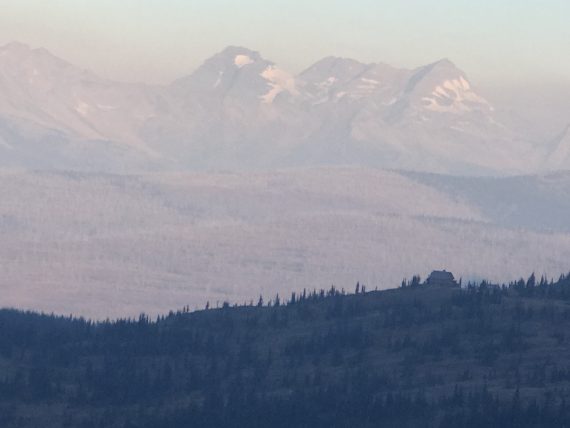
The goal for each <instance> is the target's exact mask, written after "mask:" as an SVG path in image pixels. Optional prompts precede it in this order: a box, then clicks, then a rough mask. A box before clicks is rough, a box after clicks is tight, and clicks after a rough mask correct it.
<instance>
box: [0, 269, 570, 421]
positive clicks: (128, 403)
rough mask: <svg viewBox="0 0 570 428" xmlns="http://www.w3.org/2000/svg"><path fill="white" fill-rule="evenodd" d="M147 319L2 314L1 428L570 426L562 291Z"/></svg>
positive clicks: (310, 297) (346, 297) (331, 301)
mask: <svg viewBox="0 0 570 428" xmlns="http://www.w3.org/2000/svg"><path fill="white" fill-rule="evenodd" d="M418 284H419V281H417V280H414V281H412V282H410V283H405V284H404V285H405V286H404V287H402V288H400V289H397V290H389V291H378V292H376V291H372V292H369V291H367V290H366V289H365V288H364V287H360V286H359V287H358V288H357V290H356V291H357V294H352V293H351V294H347V293H345V292H344V291H343V290H340V291H339V290H336V289H334V288H331V289H329V290H327V291H324V290H323V291H310V292H309V291H303V292H301V293H298V294H296V295H295V294H293V295H291V296H290V297H288V298H287V299H283V298H282V297H281V298H280V297H277V296H276V297H273V298H272V299H271V300H268V299H266V300H265V301H264V300H263V299H262V298H260V299H259V301H256V302H252V303H251V305H246V306H239V307H237V306H230V305H229V304H224V305H223V307H220V308H215V309H213V308H208V309H207V310H203V311H198V312H188V310H187V309H184V310H181V311H179V312H176V313H170V314H169V315H168V316H164V317H159V318H158V319H156V320H151V319H149V318H148V317H146V316H144V315H141V316H140V317H139V318H138V319H136V320H118V321H112V322H111V321H108V322H102V323H92V322H89V321H86V320H83V319H73V318H62V317H54V316H47V315H40V314H36V313H23V312H19V311H15V310H3V311H0V426H2V427H5V428H11V427H18V428H26V427H37V426H42V427H45V428H50V427H119V428H123V427H130V428H133V427H140V428H143V427H145V428H146V427H148V428H151V427H152V428H159V427H169V428H175V427H313V428H314V427H378V426H382V427H406V426H409V427H418V426H419V427H423V426H425V427H454V428H456V427H483V426H485V427H489V426H491V427H493V426H496V427H547V426H552V427H563V426H570V405H569V404H568V401H569V398H570V397H569V393H570V352H569V348H570V337H568V336H569V333H568V332H569V331H570V277H566V276H563V277H561V278H560V280H559V281H557V282H552V281H550V282H549V281H546V280H545V279H537V278H535V277H534V276H532V277H531V278H529V279H528V280H525V281H523V280H521V281H518V282H515V283H512V284H510V285H509V286H502V287H499V286H495V285H492V284H489V283H482V284H480V285H478V286H469V287H468V288H464V289H459V288H453V287H438V286H427V285H418Z"/></svg>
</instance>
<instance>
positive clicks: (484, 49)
mask: <svg viewBox="0 0 570 428" xmlns="http://www.w3.org/2000/svg"><path fill="white" fill-rule="evenodd" d="M569 23H570V1H569V0H540V1H539V0H495V1H492V0H479V1H476V0H399V1H398V0H352V1H348V0H344V1H338V0H312V1H311V0H305V1H301V0H272V1H269V0H266V1H262V0H239V1H227V0H208V1H206V0H0V44H4V43H7V42H9V41H12V40H18V41H21V42H24V43H28V44H31V45H32V46H34V47H38V46H44V47H46V48H48V49H49V50H51V51H52V52H54V53H55V54H57V55H59V56H62V57H64V58H66V59H68V60H70V61H72V62H74V63H76V64H78V65H82V66H84V67H86V68H89V69H92V70H93V71H95V72H97V73H99V74H101V75H104V76H106V77H111V78H117V79H121V80H138V81H148V82H168V81H170V80H172V79H174V78H177V77H180V76H182V75H185V74H187V73H188V72H190V71H191V70H193V69H194V68H195V67H197V66H198V65H199V64H200V63H201V62H202V61H203V60H204V59H206V58H207V57H209V56H211V55H212V54H214V53H215V52H217V51H219V50H221V49H223V48H224V47H225V46H227V45H230V44H234V45H242V46H246V47H249V48H251V49H254V50H258V51H260V52H261V53H262V55H263V56H264V57H266V58H268V59H271V60H273V61H275V62H277V63H278V64H279V65H281V66H282V67H283V68H286V69H288V70H291V71H293V72H297V71H300V70H302V69H303V68H304V67H306V66H308V65H310V64H311V63H313V62H315V61H316V60H318V59H320V58H322V57H324V56H327V55H337V56H347V57H352V58H355V59H358V60H361V61H365V62H379V61H383V62H387V63H390V64H393V65H396V66H404V67H415V66H418V65H423V64H426V63H429V62H432V61H435V60H437V59H440V58H443V57H447V58H450V59H451V60H452V61H454V62H455V63H456V64H457V65H458V66H459V67H461V68H462V69H464V70H465V71H466V72H467V73H468V74H469V75H470V76H471V77H472V78H473V79H475V80H478V81H480V82H482V83H487V84H488V83H506V84H519V83H525V82H533V83H539V82H548V83H555V84H557V83H560V82H565V83H568V82H570V24H569Z"/></svg>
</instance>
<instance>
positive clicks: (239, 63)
mask: <svg viewBox="0 0 570 428" xmlns="http://www.w3.org/2000/svg"><path fill="white" fill-rule="evenodd" d="M253 62H254V61H253V59H251V57H250V56H249V55H241V54H240V55H236V57H235V58H234V64H235V66H236V67H237V68H242V67H245V66H246V65H249V64H253Z"/></svg>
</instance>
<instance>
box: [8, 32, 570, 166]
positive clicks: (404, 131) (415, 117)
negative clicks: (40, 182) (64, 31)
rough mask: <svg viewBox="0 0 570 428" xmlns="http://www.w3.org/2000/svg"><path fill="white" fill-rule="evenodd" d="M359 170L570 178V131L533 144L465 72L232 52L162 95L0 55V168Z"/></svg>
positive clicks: (16, 50)
mask: <svg viewBox="0 0 570 428" xmlns="http://www.w3.org/2000/svg"><path fill="white" fill-rule="evenodd" d="M312 165H367V166H375V167H382V168H394V169H408V170H418V171H429V172H439V173H451V174H466V175H473V174H478V175H486V174H491V175H496V174H517V173H523V172H538V171H546V170H554V169H568V168H570V132H569V130H568V129H566V130H565V131H564V132H563V133H561V134H560V136H559V137H558V138H557V139H556V140H552V141H544V142H536V141H529V140H528V139H527V138H526V137H525V133H524V132H523V131H520V130H519V129H518V128H517V127H516V126H510V125H509V124H505V123H503V122H502V121H501V118H500V115H498V114H497V113H496V111H495V109H494V108H493V106H492V105H491V104H490V103H489V102H488V101H487V100H486V99H485V98H484V97H482V96H481V95H479V94H478V93H477V90H476V89H474V87H473V85H472V83H471V82H470V81H469V79H468V77H467V76H466V74H465V73H464V72H463V71H461V70H460V69H458V68H457V67H456V66H455V65H454V64H453V63H452V62H450V61H448V60H442V61H438V62H435V63H433V64H429V65H427V66H423V67H419V68H417V69H414V70H407V69H398V68H394V67H391V66H389V65H386V64H363V63H360V62H358V61H355V60H351V59H344V58H335V57H328V58H325V59H323V60H321V61H319V62H317V63H316V64H314V65H312V66H311V67H309V68H308V69H307V70H305V71H303V72H302V73H300V74H299V75H297V76H294V75H292V74H290V73H288V72H286V71H284V70H282V69H280V68H279V67H277V66H276V65H275V64H274V63H272V62H271V61H268V60H265V59H264V58H262V57H261V56H260V54H259V53H257V52H254V51H251V50H248V49H245V48H241V47H228V48H226V49H225V50H223V51H222V52H220V53H218V54H216V55H215V56H213V57H212V58H210V59H208V60H207V61H206V62H205V63H204V64H203V65H202V66H201V67H199V68H198V69H197V70H196V71H195V72H194V73H192V74H191V75H189V76H187V77H183V78H181V79H179V80H176V81H175V82H173V83H172V84H170V85H167V86H157V85H154V86H153V85H144V84H128V83H118V82H114V81H110V80H106V79H103V78H100V77H98V76H97V75H95V74H93V73H91V72H89V71H85V70H83V69H81V68H78V67H76V66H74V65H71V64H69V63H67V62H66V61H64V60H61V59H59V58H57V57H55V56H53V55H52V54H50V53H49V52H48V51H46V50H45V49H31V48H29V47H28V46H26V45H22V44H19V43H11V44H9V45H6V46H4V47H1V48H0V167H24V168H38V169H73V170H85V171H112V172H119V173H120V172H142V171H153V170H158V171H165V170H189V169H235V168H238V169H246V168H255V169H268V168H274V167H287V166H312Z"/></svg>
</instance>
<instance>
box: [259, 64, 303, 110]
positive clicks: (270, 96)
mask: <svg viewBox="0 0 570 428" xmlns="http://www.w3.org/2000/svg"><path fill="white" fill-rule="evenodd" d="M261 77H263V78H264V79H266V80H267V81H268V82H269V85H270V86H271V89H270V90H269V91H268V92H267V93H266V94H264V95H262V96H261V97H260V98H261V100H262V101H263V102H264V103H265V104H271V103H273V101H274V100H275V97H277V95H279V94H280V93H282V92H288V93H290V94H292V95H298V94H299V91H298V90H297V88H296V83H295V78H294V77H293V76H292V75H291V74H289V73H287V72H285V71H283V70H281V69H279V68H277V67H275V66H273V65H270V66H268V67H267V68H266V69H265V70H263V71H262V72H261Z"/></svg>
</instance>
